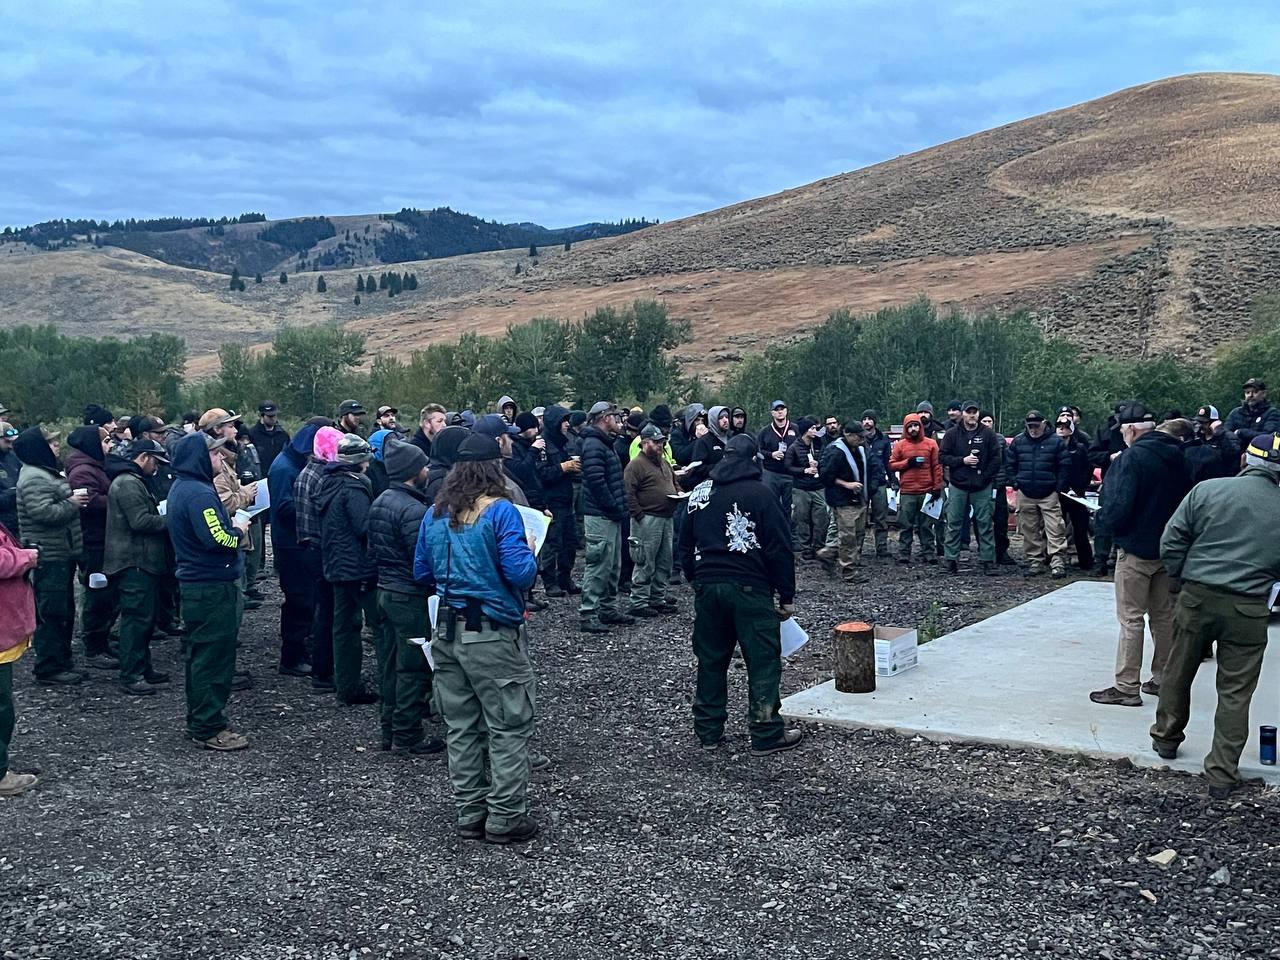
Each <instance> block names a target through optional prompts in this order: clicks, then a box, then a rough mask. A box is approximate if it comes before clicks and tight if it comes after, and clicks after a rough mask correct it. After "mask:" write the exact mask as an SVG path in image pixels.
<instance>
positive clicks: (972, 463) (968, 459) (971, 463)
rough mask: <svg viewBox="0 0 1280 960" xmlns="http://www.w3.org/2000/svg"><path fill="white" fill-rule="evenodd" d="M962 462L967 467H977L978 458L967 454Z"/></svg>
mask: <svg viewBox="0 0 1280 960" xmlns="http://www.w3.org/2000/svg"><path fill="white" fill-rule="evenodd" d="M964 462H965V463H967V464H968V465H969V466H971V467H976V466H977V465H978V458H977V456H976V455H975V454H972V453H971V454H969V455H968V456H967V457H965V458H964Z"/></svg>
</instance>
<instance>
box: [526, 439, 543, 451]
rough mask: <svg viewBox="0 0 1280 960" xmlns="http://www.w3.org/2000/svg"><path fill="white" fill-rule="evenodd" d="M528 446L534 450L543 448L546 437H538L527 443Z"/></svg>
mask: <svg viewBox="0 0 1280 960" xmlns="http://www.w3.org/2000/svg"><path fill="white" fill-rule="evenodd" d="M529 446H531V447H533V449H534V450H545V449H547V438H546V437H539V438H538V439H537V440H535V441H533V443H531V444H529Z"/></svg>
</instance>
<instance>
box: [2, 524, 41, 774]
mask: <svg viewBox="0 0 1280 960" xmlns="http://www.w3.org/2000/svg"><path fill="white" fill-rule="evenodd" d="M39 559H40V554H39V551H38V550H30V549H27V548H25V547H23V546H22V545H21V544H20V543H19V542H18V537H17V533H16V532H15V531H12V530H10V529H9V528H8V525H6V524H4V523H0V610H3V611H4V616H3V617H0V797H16V796H18V794H20V793H26V792H27V791H28V790H30V789H31V788H32V787H34V786H35V785H36V784H37V783H38V782H39V779H38V778H37V777H36V776H35V775H34V774H31V773H14V772H13V771H12V770H10V769H9V746H10V744H11V743H12V742H13V728H14V725H15V721H16V719H17V717H16V715H15V713H14V709H13V665H14V664H15V663H17V662H18V659H19V658H20V657H21V656H22V655H23V654H24V653H26V652H27V648H28V647H29V646H30V645H31V635H32V634H33V633H34V632H35V629H36V601H35V592H34V591H33V590H32V589H31V584H30V583H28V582H27V575H28V573H29V572H30V571H31V570H32V569H33V568H34V567H35V565H36V563H37V562H38V561H39Z"/></svg>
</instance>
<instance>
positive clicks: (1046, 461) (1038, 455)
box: [1005, 425, 1071, 500]
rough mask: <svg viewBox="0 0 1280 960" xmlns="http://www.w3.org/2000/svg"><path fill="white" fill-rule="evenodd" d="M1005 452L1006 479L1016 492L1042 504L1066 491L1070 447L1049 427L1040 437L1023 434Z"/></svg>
mask: <svg viewBox="0 0 1280 960" xmlns="http://www.w3.org/2000/svg"><path fill="white" fill-rule="evenodd" d="M1005 452H1006V454H1007V456H1008V459H1007V460H1006V461H1005V476H1006V477H1007V478H1008V481H1009V486H1011V487H1012V488H1013V489H1014V490H1019V491H1021V492H1022V493H1023V494H1025V495H1026V496H1028V497H1031V498H1032V499H1035V500H1040V499H1042V498H1044V497H1047V496H1049V495H1050V494H1054V493H1062V492H1063V491H1065V490H1066V489H1067V487H1068V485H1069V482H1070V476H1069V467H1070V463H1071V459H1070V457H1069V456H1068V454H1067V445H1066V444H1065V443H1063V442H1062V438H1061V437H1059V436H1058V435H1057V434H1055V433H1050V432H1049V429H1048V426H1047V425H1046V427H1045V430H1044V432H1043V433H1041V434H1040V436H1038V437H1033V436H1031V434H1029V433H1027V431H1026V430H1023V431H1022V432H1021V433H1020V434H1018V435H1017V436H1016V437H1014V438H1013V443H1011V444H1008V449H1007V450H1006V451H1005Z"/></svg>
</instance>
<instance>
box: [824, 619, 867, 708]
mask: <svg viewBox="0 0 1280 960" xmlns="http://www.w3.org/2000/svg"><path fill="white" fill-rule="evenodd" d="M831 646H832V649H834V650H835V665H836V689H837V690H839V691H840V692H841V693H874V692H875V689H876V640H875V629H874V628H873V627H872V626H871V625H870V624H866V623H862V622H861V621H855V622H853V623H841V624H838V625H837V626H836V627H835V628H834V629H833V630H832V631H831Z"/></svg>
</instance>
